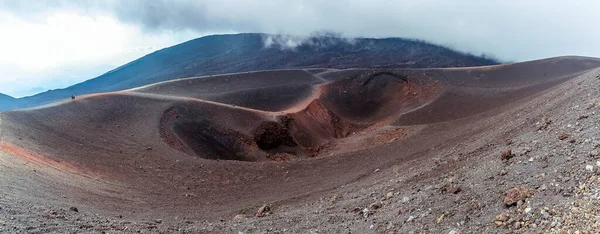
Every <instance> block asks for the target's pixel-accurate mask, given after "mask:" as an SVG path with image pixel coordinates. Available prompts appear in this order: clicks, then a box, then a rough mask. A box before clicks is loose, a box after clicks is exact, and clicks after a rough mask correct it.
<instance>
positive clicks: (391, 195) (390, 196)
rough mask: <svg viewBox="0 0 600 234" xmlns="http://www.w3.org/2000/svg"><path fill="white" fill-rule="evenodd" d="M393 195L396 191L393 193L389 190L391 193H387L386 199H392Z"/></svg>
mask: <svg viewBox="0 0 600 234" xmlns="http://www.w3.org/2000/svg"><path fill="white" fill-rule="evenodd" d="M392 197H394V193H392V192H389V193H387V194H385V200H388V199H390V198H392Z"/></svg>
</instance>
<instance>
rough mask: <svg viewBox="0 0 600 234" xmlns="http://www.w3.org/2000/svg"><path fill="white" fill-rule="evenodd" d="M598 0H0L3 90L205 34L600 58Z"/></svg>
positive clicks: (501, 55) (78, 76)
mask: <svg viewBox="0 0 600 234" xmlns="http://www.w3.org/2000/svg"><path fill="white" fill-rule="evenodd" d="M599 9H600V1H597V0H573V1H564V0H561V1H558V0H528V1H523V0H486V1H481V0H452V1H448V0H419V1H415V0H369V1H366V0H327V1H322V0H122V1H118V0H85V1H83V0H82V1H75V0H70V1H69V0H0V93H5V94H8V95H11V96H14V97H22V96H28V95H33V94H35V93H38V92H42V91H45V90H48V89H56V88H64V87H67V86H69V85H72V84H75V83H78V82H82V81H84V80H87V79H91V78H94V77H96V76H98V75H101V74H103V73H104V72H107V71H109V70H111V69H113V68H116V67H118V66H120V65H123V64H125V63H127V62H130V61H132V60H135V59H137V58H139V57H141V56H144V55H146V54H148V53H151V52H153V51H155V50H158V49H161V48H165V47H169V46H172V45H175V44H178V43H181V42H184V41H187V40H190V39H194V38H197V37H202V36H206V35H210V34H224V33H242V32H262V33H275V34H290V35H298V36H303V35H311V34H312V33H314V32H319V31H320V32H322V31H327V32H335V33H337V34H339V35H342V36H344V37H349V38H351V37H374V38H382V37H404V38H413V39H422V40H426V41H429V42H432V43H436V44H440V45H444V46H448V47H451V48H453V49H456V50H459V51H463V52H469V53H473V54H486V55H489V56H493V57H495V58H497V59H500V60H501V61H506V62H519V61H526V60H534V59H540V58H547V57H553V56H562V55H582V56H592V57H600V43H598V41H599V39H600V30H597V28H596V27H597V26H596V24H597V22H600V13H599V11H598V10H599Z"/></svg>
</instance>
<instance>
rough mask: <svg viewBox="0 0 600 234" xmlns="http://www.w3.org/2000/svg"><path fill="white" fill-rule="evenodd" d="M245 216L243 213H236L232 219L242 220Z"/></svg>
mask: <svg viewBox="0 0 600 234" xmlns="http://www.w3.org/2000/svg"><path fill="white" fill-rule="evenodd" d="M245 218H246V215H243V214H238V215H236V216H233V220H242V219H245Z"/></svg>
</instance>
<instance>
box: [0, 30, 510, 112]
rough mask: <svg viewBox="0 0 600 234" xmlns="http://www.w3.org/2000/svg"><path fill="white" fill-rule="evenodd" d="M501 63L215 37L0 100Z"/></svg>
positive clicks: (391, 45)
mask: <svg viewBox="0 0 600 234" xmlns="http://www.w3.org/2000/svg"><path fill="white" fill-rule="evenodd" d="M498 63H499V62H498V61H496V60H494V59H490V58H485V57H482V56H475V55H470V54H466V53H461V52H457V51H454V50H451V49H449V48H446V47H443V46H439V45H434V44H431V43H427V42H423V41H418V40H409V39H402V38H384V39H372V38H356V39H344V38H339V37H330V36H318V37H308V38H304V39H302V40H297V38H294V37H286V36H281V35H270V34H258V33H247V34H230V35H212V36H206V37H201V38H197V39H194V40H190V41H187V42H184V43H181V44H178V45H175V46H172V47H169V48H165V49H161V50H158V51H155V52H153V53H150V54H148V55H146V56H144V57H142V58H140V59H137V60H134V61H132V62H129V63H127V64H125V65H123V66H120V67H118V68H116V69H113V70H111V71H109V72H106V73H104V74H103V75H100V76H98V77H96V78H93V79H90V80H87V81H84V82H82V83H79V84H75V85H73V86H70V87H67V88H64V89H57V90H49V91H46V92H43V93H39V94H36V95H33V96H30V97H24V98H19V99H6V101H4V100H5V99H4V98H0V110H10V109H15V108H26V107H33V106H38V105H42V104H46V103H50V102H53V101H56V100H60V99H64V98H68V97H70V96H71V95H83V94H89V93H97V92H110V91H118V90H123V89H128V88H134V87H138V86H142V85H147V84H151V83H156V82H160V81H166V80H172V79H177V78H184V77H192V76H203V75H214V74H224V73H235V72H247V71H257V70H272V69H287V68H340V69H342V68H377V67H378V68H381V67H396V68H430V67H467V66H483V65H493V64H498Z"/></svg>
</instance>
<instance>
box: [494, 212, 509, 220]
mask: <svg viewBox="0 0 600 234" xmlns="http://www.w3.org/2000/svg"><path fill="white" fill-rule="evenodd" d="M507 220H508V216H506V214H499V215H496V221H500V222H506V221H507Z"/></svg>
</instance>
